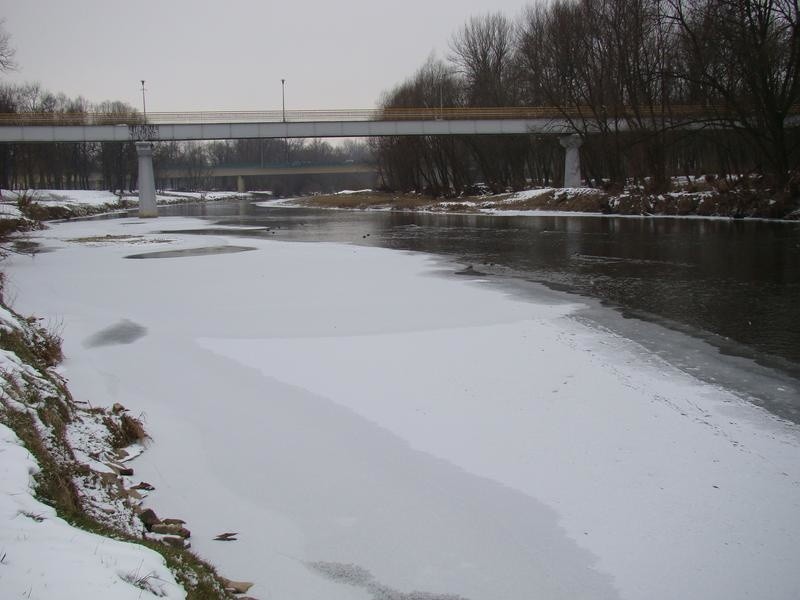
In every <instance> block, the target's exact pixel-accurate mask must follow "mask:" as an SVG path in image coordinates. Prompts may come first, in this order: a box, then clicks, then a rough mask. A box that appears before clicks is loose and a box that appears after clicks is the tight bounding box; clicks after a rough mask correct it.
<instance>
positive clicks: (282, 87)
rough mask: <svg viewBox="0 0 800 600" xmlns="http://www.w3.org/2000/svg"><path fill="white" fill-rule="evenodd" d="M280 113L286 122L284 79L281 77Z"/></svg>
mask: <svg viewBox="0 0 800 600" xmlns="http://www.w3.org/2000/svg"><path fill="white" fill-rule="evenodd" d="M281 107H282V108H281V114H282V115H283V122H284V123H286V80H285V79H281Z"/></svg>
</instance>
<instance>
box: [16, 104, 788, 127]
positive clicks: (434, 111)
mask: <svg viewBox="0 0 800 600" xmlns="http://www.w3.org/2000/svg"><path fill="white" fill-rule="evenodd" d="M726 112H729V111H727V110H726V109H725V108H724V107H722V106H700V105H680V106H672V107H670V108H669V109H666V110H664V111H655V112H654V111H651V110H650V109H634V108H621V109H615V110H613V111H610V112H609V113H608V114H603V115H598V114H596V113H594V112H593V110H592V109H591V108H590V107H588V106H585V107H584V106H576V107H571V108H558V107H553V106H519V107H517V106H514V107H485V108H483V107H477V108H476V107H473V108H376V109H351V110H339V109H337V110H287V111H285V112H284V111H280V110H268V111H203V112H155V113H147V116H146V118H145V116H144V115H143V114H142V113H138V112H134V113H126V114H120V113H0V126H2V125H143V124H150V125H161V124H178V123H191V124H197V123H200V124H203V123H209V124H211V123H281V122H287V123H297V122H321V121H433V120H496V119H563V118H575V119H594V118H598V117H602V118H607V119H615V118H616V119H633V118H637V117H644V118H657V119H662V118H663V119H673V120H674V119H693V118H694V119H700V118H718V117H719V116H720V115H725V114H726ZM791 112H792V113H793V114H799V113H800V105H795V106H793V107H792V110H791Z"/></svg>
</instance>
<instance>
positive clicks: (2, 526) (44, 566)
mask: <svg viewBox="0 0 800 600" xmlns="http://www.w3.org/2000/svg"><path fill="white" fill-rule="evenodd" d="M37 471H38V466H37V465H36V463H35V461H34V460H33V457H32V456H31V455H30V453H29V452H28V451H27V450H25V448H23V446H22V442H20V440H19V439H18V438H17V436H16V435H14V432H12V431H11V430H10V429H9V428H8V427H6V426H5V425H2V424H0V597H2V598H31V599H36V598H38V599H41V600H46V599H48V598H59V599H62V600H70V599H73V598H74V599H75V600H83V599H85V598H104V599H108V600H137V599H142V598H157V597H158V598H174V599H176V600H177V599H179V598H185V597H186V593H185V592H184V591H183V589H182V588H181V587H180V586H179V585H178V584H177V583H176V582H175V579H174V577H173V576H172V574H171V573H170V572H169V570H167V567H166V565H165V564H164V559H163V558H162V557H161V555H160V554H157V553H156V552H154V551H152V550H149V549H147V548H144V547H143V546H137V545H135V544H126V543H123V542H118V541H116V540H112V539H109V538H105V537H102V536H99V535H94V534H92V533H87V532H85V531H81V530H80V529H76V528H74V527H71V526H70V525H69V524H68V523H66V522H65V521H63V520H62V519H59V518H58V517H57V516H56V514H55V510H53V509H52V508H51V507H49V506H47V505H46V504H42V503H41V502H39V501H38V500H36V499H35V498H34V497H33V490H32V489H31V476H32V475H33V474H34V473H36V472H37Z"/></svg>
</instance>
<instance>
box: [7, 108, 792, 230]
mask: <svg viewBox="0 0 800 600" xmlns="http://www.w3.org/2000/svg"><path fill="white" fill-rule="evenodd" d="M794 108H796V109H800V107H794ZM799 112H800V110H794V111H793V114H792V117H791V120H792V125H797V124H800V115H798V113H799ZM720 114H724V112H723V111H722V109H721V108H719V107H709V106H702V107H698V106H682V107H671V108H669V109H668V110H665V111H663V112H648V111H634V110H633V109H632V108H623V109H620V110H619V111H617V112H615V113H609V114H604V115H599V116H598V115H597V114H596V113H595V112H593V111H592V110H591V109H589V108H588V107H573V108H570V109H563V108H555V107H500V108H494V107H492V108H413V109H399V108H398V109H395V108H392V109H373V110H322V111H256V112H194V113H147V114H146V115H144V114H140V113H128V114H109V113H72V114H70V113H66V114H65V113H44V114H31V113H13V114H0V143H14V142H17V143H53V142H129V141H133V142H135V143H136V149H137V153H138V156H139V215H140V216H157V215H158V211H157V208H156V205H155V179H154V175H153V161H152V154H153V145H152V143H153V142H154V141H177V140H180V141H183V140H217V139H254V138H326V137H375V136H409V135H426V136H427V135H524V134H552V135H558V136H559V137H560V141H561V145H562V146H564V148H565V151H566V152H565V162H564V185H565V186H566V187H579V186H580V184H581V179H580V154H579V150H578V149H579V147H580V145H581V144H582V138H581V137H580V136H579V135H577V134H575V131H576V130H582V131H584V132H585V133H592V132H596V131H599V130H600V127H599V125H598V123H601V122H602V121H606V124H608V125H612V126H613V127H614V129H616V130H618V131H626V130H632V129H634V128H635V129H661V128H665V127H685V128H692V127H719V128H725V127H728V126H729V123H728V121H727V120H725V119H721V118H719V116H715V117H709V115H720ZM632 124H633V125H632Z"/></svg>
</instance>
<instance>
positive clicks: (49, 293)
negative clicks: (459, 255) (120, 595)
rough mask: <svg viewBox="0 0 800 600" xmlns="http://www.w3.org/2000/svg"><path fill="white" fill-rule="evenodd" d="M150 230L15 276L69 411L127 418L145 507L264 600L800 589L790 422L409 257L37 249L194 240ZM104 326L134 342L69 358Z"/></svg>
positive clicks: (544, 306)
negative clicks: (179, 522)
mask: <svg viewBox="0 0 800 600" xmlns="http://www.w3.org/2000/svg"><path fill="white" fill-rule="evenodd" d="M159 221H160V222H159V223H153V222H139V221H136V220H125V221H114V222H109V221H104V222H101V223H66V224H63V225H58V226H56V227H54V228H53V229H52V230H50V231H47V232H44V233H42V234H39V235H41V236H43V237H44V239H40V240H38V241H40V242H43V243H44V244H48V243H49V244H51V245H52V246H57V250H56V251H54V252H50V253H45V254H41V255H38V256H37V257H36V259H35V261H34V260H31V259H27V258H23V257H12V258H11V259H10V264H9V266H8V267H7V268H8V271H9V276H10V280H9V283H8V284H7V285H8V286H9V291H10V292H11V293H13V294H15V295H16V297H17V303H16V304H17V309H18V310H22V311H24V312H26V313H35V314H37V315H39V316H42V317H45V318H51V319H59V320H60V322H63V324H64V331H63V335H64V338H65V342H66V343H65V351H66V355H67V357H68V358H67V361H66V363H65V365H64V370H65V375H66V376H67V377H68V379H69V380H70V386H71V389H72V392H73V394H74V395H75V396H76V397H77V398H80V399H84V400H87V401H89V402H91V403H92V404H93V405H96V404H112V403H113V402H120V403H122V404H123V405H125V406H127V407H129V408H130V409H131V410H133V411H136V412H141V413H143V415H144V416H145V418H146V420H147V427H148V430H149V432H150V433H151V435H152V436H153V440H154V441H153V444H152V446H151V447H150V448H149V449H148V451H147V452H146V453H145V454H144V455H143V456H142V457H141V458H139V459H137V461H136V464H135V467H136V469H137V475H140V476H141V477H142V478H145V479H147V480H148V481H150V482H151V483H153V484H154V485H155V486H156V488H157V489H156V491H155V492H153V493H152V495H151V496H150V498H152V501H153V503H154V504H155V505H157V506H159V507H160V508H161V509H162V510H163V512H165V513H170V514H180V515H181V516H182V518H185V519H186V520H187V521H188V522H189V524H190V526H191V529H192V532H193V535H192V540H193V547H194V548H195V549H197V550H198V551H199V552H200V553H201V554H202V555H203V556H205V557H208V558H210V559H211V560H212V561H214V562H215V563H217V564H219V565H220V567H221V569H222V571H223V573H225V574H226V576H228V577H231V578H233V579H247V580H251V581H255V582H256V586H255V587H254V588H253V589H252V590H251V594H252V595H254V596H255V597H275V598H299V599H304V598H308V599H311V598H334V599H335V598H375V597H381V598H382V597H384V596H380V594H384V595H385V594H386V593H391V594H394V596H390V597H397V598H404V599H405V598H413V597H415V596H413V595H411V594H412V592H415V591H416V592H420V593H421V594H429V595H430V596H424V595H422V596H418V597H430V598H438V597H442V598H450V597H463V598H470V599H472V600H480V599H487V600H488V599H496V598H503V599H504V600H515V599H520V600H522V599H524V600H527V599H529V598H531V597H546V598H570V599H575V598H592V599H596V598H617V597H620V598H626V599H631V600H633V599H638V598H652V599H667V598H669V599H672V598H678V597H679V598H684V599H698V600H699V599H706V598H711V597H724V598H731V599H736V598H746V597H758V598H764V599H775V600H778V599H783V598H790V597H796V596H797V593H798V590H800V574H798V572H797V570H796V568H795V565H794V564H793V560H794V553H795V549H796V548H797V547H798V544H800V521H799V520H798V519H797V518H796V514H797V508H798V505H800V445H799V444H798V440H799V437H798V430H797V428H795V427H792V426H789V425H787V424H785V423H782V422H780V421H778V420H777V419H775V418H774V417H771V416H769V415H768V414H767V413H765V412H763V411H761V410H760V409H756V408H754V407H752V406H751V405H749V404H748V403H746V402H745V401H743V400H741V399H739V398H737V397H736V396H734V395H733V394H731V393H729V392H727V391H725V390H722V389H719V388H717V387H714V386H710V385H707V384H703V383H700V382H698V381H697V380H694V379H692V378H691V377H689V376H687V375H685V374H682V373H680V372H678V371H676V370H674V369H673V368H671V367H670V366H669V365H667V364H666V363H664V362H663V361H661V360H660V359H658V358H657V357H655V356H653V355H651V354H648V353H646V352H645V351H644V350H643V349H642V348H640V347H638V346H637V345H635V344H633V343H632V342H630V341H628V340H625V339H623V338H620V337H616V336H613V335H611V334H609V333H606V332H602V331H598V330H596V329H593V328H591V327H589V326H587V325H585V324H583V323H581V322H579V321H577V320H575V319H573V318H572V316H573V315H574V314H575V311H576V310H578V309H579V306H577V305H575V304H566V303H565V304H554V303H552V302H548V303H544V302H542V303H539V302H533V301H531V302H528V301H522V300H520V299H514V298H511V297H508V296H507V295H505V294H503V293H502V292H500V291H497V290H496V289H491V288H488V287H487V286H485V285H482V284H480V283H478V282H475V281H472V280H471V278H470V277H465V276H463V275H462V276H459V277H438V276H433V275H435V274H437V273H440V272H441V271H442V270H443V265H442V264H441V263H438V262H436V260H434V259H432V258H431V257H428V256H425V255H420V254H409V253H401V252H393V251H388V250H381V249H375V248H366V247H351V246H342V245H334V244H292V243H282V242H271V241H262V240H252V244H251V245H252V246H254V247H256V248H257V250H256V251H253V252H244V253H239V254H219V255H212V256H198V257H186V258H182V259H180V260H151V261H130V260H122V258H123V257H124V256H125V255H126V254H128V253H129V250H130V249H129V247H126V246H125V245H124V244H119V245H113V244H110V245H106V246H103V247H85V246H75V245H72V246H69V245H63V244H57V243H56V241H57V240H53V241H49V239H50V238H58V239H68V238H75V237H80V236H87V235H97V234H99V233H103V234H108V233H111V234H114V233H119V232H120V231H124V232H129V233H130V232H132V233H136V234H143V235H147V234H148V231H151V230H155V228H156V227H158V228H159V229H163V228H164V227H168V228H169V229H171V230H173V231H174V230H176V229H179V228H180V227H194V228H197V227H203V226H204V225H203V223H202V222H198V221H194V220H185V219H176V220H175V222H173V220H170V221H169V223H168V222H167V220H166V219H159ZM170 237H171V238H172V239H174V240H176V241H175V242H174V243H172V244H163V245H162V247H160V248H158V249H163V250H180V249H183V248H192V247H195V246H196V243H197V242H196V238H192V237H190V236H184V235H174V236H173V235H172V234H171V235H170ZM211 239H212V241H211V242H209V239H208V237H206V238H204V241H203V243H204V244H205V243H209V244H214V245H225V244H231V245H233V244H234V242H233V241H232V238H226V237H225V236H224V235H222V234H220V235H219V236H215V237H214V236H212V238H211ZM248 243H250V241H248ZM455 270H456V269H450V272H451V273H452V272H453V271H455ZM123 318H125V319H130V320H131V321H134V322H136V323H139V324H141V325H142V326H143V327H146V328H147V331H148V335H147V336H145V337H142V338H140V339H138V340H137V341H136V343H135V344H128V345H114V346H108V347H104V348H103V349H102V352H100V351H98V350H97V349H94V350H93V349H90V348H86V347H84V346H83V345H82V344H81V341H82V340H85V339H86V338H87V337H89V336H90V335H92V334H94V333H96V332H97V331H99V330H101V329H103V328H104V327H107V326H108V324H109V323H115V322H118V321H120V319H123ZM220 531H238V532H240V535H239V541H237V542H234V543H228V544H221V543H219V542H214V541H212V538H213V537H214V536H215V535H216V534H218V533H219V532H220ZM342 573H345V574H347V573H350V574H351V575H353V577H351V578H350V579H352V580H351V581H347V577H344V576H343V575H342V576H340V575H341V574H342ZM348 577H349V576H348Z"/></svg>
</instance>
